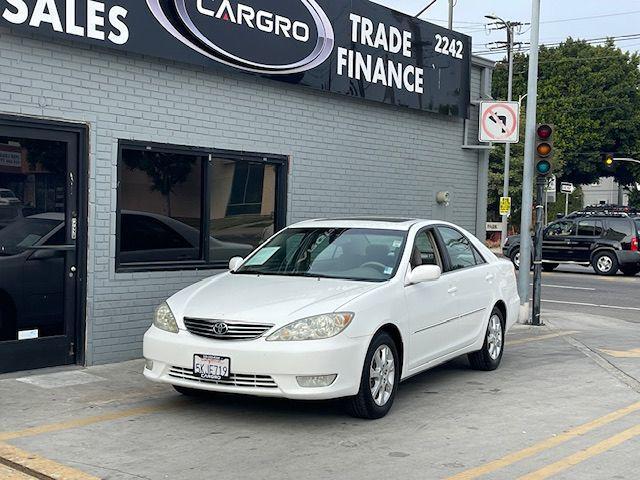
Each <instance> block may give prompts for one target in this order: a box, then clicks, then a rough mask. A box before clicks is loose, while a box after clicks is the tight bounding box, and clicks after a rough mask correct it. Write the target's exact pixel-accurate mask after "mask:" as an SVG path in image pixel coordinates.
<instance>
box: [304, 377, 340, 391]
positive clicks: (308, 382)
mask: <svg viewBox="0 0 640 480" xmlns="http://www.w3.org/2000/svg"><path fill="white" fill-rule="evenodd" d="M337 376H338V375H316V376H313V377H296V380H297V381H298V385H300V386H301V387H302V388H318V387H328V386H329V385H331V384H332V383H333V382H334V381H335V380H336V377H337Z"/></svg>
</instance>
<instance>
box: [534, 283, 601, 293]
mask: <svg viewBox="0 0 640 480" xmlns="http://www.w3.org/2000/svg"><path fill="white" fill-rule="evenodd" d="M530 286H533V283H532V284H530ZM542 286H543V287H544V288H564V289H567V290H587V291H589V292H595V291H596V289H595V288H588V287H570V286H568V285H551V284H549V285H547V284H544V283H543V284H542Z"/></svg>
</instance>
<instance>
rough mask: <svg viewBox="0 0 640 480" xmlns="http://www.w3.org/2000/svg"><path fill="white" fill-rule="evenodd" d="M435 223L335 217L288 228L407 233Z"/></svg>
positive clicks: (305, 222) (416, 220) (432, 221)
mask: <svg viewBox="0 0 640 480" xmlns="http://www.w3.org/2000/svg"><path fill="white" fill-rule="evenodd" d="M429 223H437V222H436V221H434V220H420V219H417V218H395V217H336V218H316V219H313V220H304V221H302V222H298V223H295V224H293V225H291V226H290V227H289V228H373V229H379V230H402V231H408V230H409V229H411V227H413V226H414V225H417V224H425V225H427V224H429Z"/></svg>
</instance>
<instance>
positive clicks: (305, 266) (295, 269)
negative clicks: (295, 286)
mask: <svg viewBox="0 0 640 480" xmlns="http://www.w3.org/2000/svg"><path fill="white" fill-rule="evenodd" d="M406 235H407V233H406V232H404V231H396V230H376V229H365V228H291V229H287V230H284V231H283V232H281V233H279V234H278V235H276V236H275V237H274V238H273V239H271V241H270V242H268V243H266V244H265V245H264V246H262V247H261V248H260V249H259V250H258V251H256V252H255V253H254V254H253V255H252V256H251V257H250V258H249V259H248V260H247V261H246V262H245V263H244V265H243V266H242V267H241V268H240V269H238V270H237V271H236V272H235V273H237V274H259V275H281V276H302V277H315V278H339V279H345V280H360V281H370V282H384V281H386V280H389V279H390V278H391V277H393V276H394V275H395V273H396V270H397V269H398V264H399V262H400V257H401V256H402V252H403V250H404V244H405V241H406Z"/></svg>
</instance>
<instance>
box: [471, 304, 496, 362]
mask: <svg viewBox="0 0 640 480" xmlns="http://www.w3.org/2000/svg"><path fill="white" fill-rule="evenodd" d="M504 320H505V319H504V315H503V314H502V312H501V311H500V309H499V308H497V307H494V309H493V311H492V312H491V316H490V317H489V325H487V330H486V333H485V335H484V343H483V345H482V349H481V350H478V351H477V352H473V353H470V354H469V355H468V358H469V363H470V364H471V368H473V369H474V370H483V371H486V372H489V371H492V370H495V369H496V368H498V367H499V366H500V362H502V355H503V353H504V325H505V321H504Z"/></svg>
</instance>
